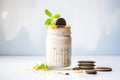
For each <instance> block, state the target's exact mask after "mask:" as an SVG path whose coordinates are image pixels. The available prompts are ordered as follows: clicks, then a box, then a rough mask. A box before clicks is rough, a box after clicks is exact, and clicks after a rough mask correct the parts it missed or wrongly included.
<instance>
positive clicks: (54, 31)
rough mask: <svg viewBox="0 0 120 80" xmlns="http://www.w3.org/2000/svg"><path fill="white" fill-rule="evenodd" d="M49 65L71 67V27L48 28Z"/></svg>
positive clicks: (47, 50)
mask: <svg viewBox="0 0 120 80" xmlns="http://www.w3.org/2000/svg"><path fill="white" fill-rule="evenodd" d="M46 58H47V66H48V67H51V68H52V67H53V68H62V67H69V66H70V64H71V30H70V27H67V26H66V27H65V28H51V29H47V35H46Z"/></svg>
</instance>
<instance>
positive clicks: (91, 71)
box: [85, 70, 97, 74]
mask: <svg viewBox="0 0 120 80" xmlns="http://www.w3.org/2000/svg"><path fill="white" fill-rule="evenodd" d="M85 73H86V74H97V71H96V70H86V71H85Z"/></svg>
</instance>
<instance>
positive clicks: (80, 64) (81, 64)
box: [78, 63, 95, 66]
mask: <svg viewBox="0 0 120 80" xmlns="http://www.w3.org/2000/svg"><path fill="white" fill-rule="evenodd" d="M78 66H95V65H94V64H93V63H92V64H89V63H88V64H83V63H79V64H78Z"/></svg>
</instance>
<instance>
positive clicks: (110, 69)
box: [95, 67, 112, 71]
mask: <svg viewBox="0 0 120 80" xmlns="http://www.w3.org/2000/svg"><path fill="white" fill-rule="evenodd" d="M95 70H96V71H112V68H111V67H96V68H95Z"/></svg>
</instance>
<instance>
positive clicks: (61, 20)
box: [55, 18, 66, 28]
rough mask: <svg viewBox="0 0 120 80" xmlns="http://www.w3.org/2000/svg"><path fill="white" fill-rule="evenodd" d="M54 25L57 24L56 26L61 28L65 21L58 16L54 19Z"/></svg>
mask: <svg viewBox="0 0 120 80" xmlns="http://www.w3.org/2000/svg"><path fill="white" fill-rule="evenodd" d="M55 25H57V27H58V28H63V27H65V26H66V21H65V19H64V18H58V19H57V20H56V24H55Z"/></svg>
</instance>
